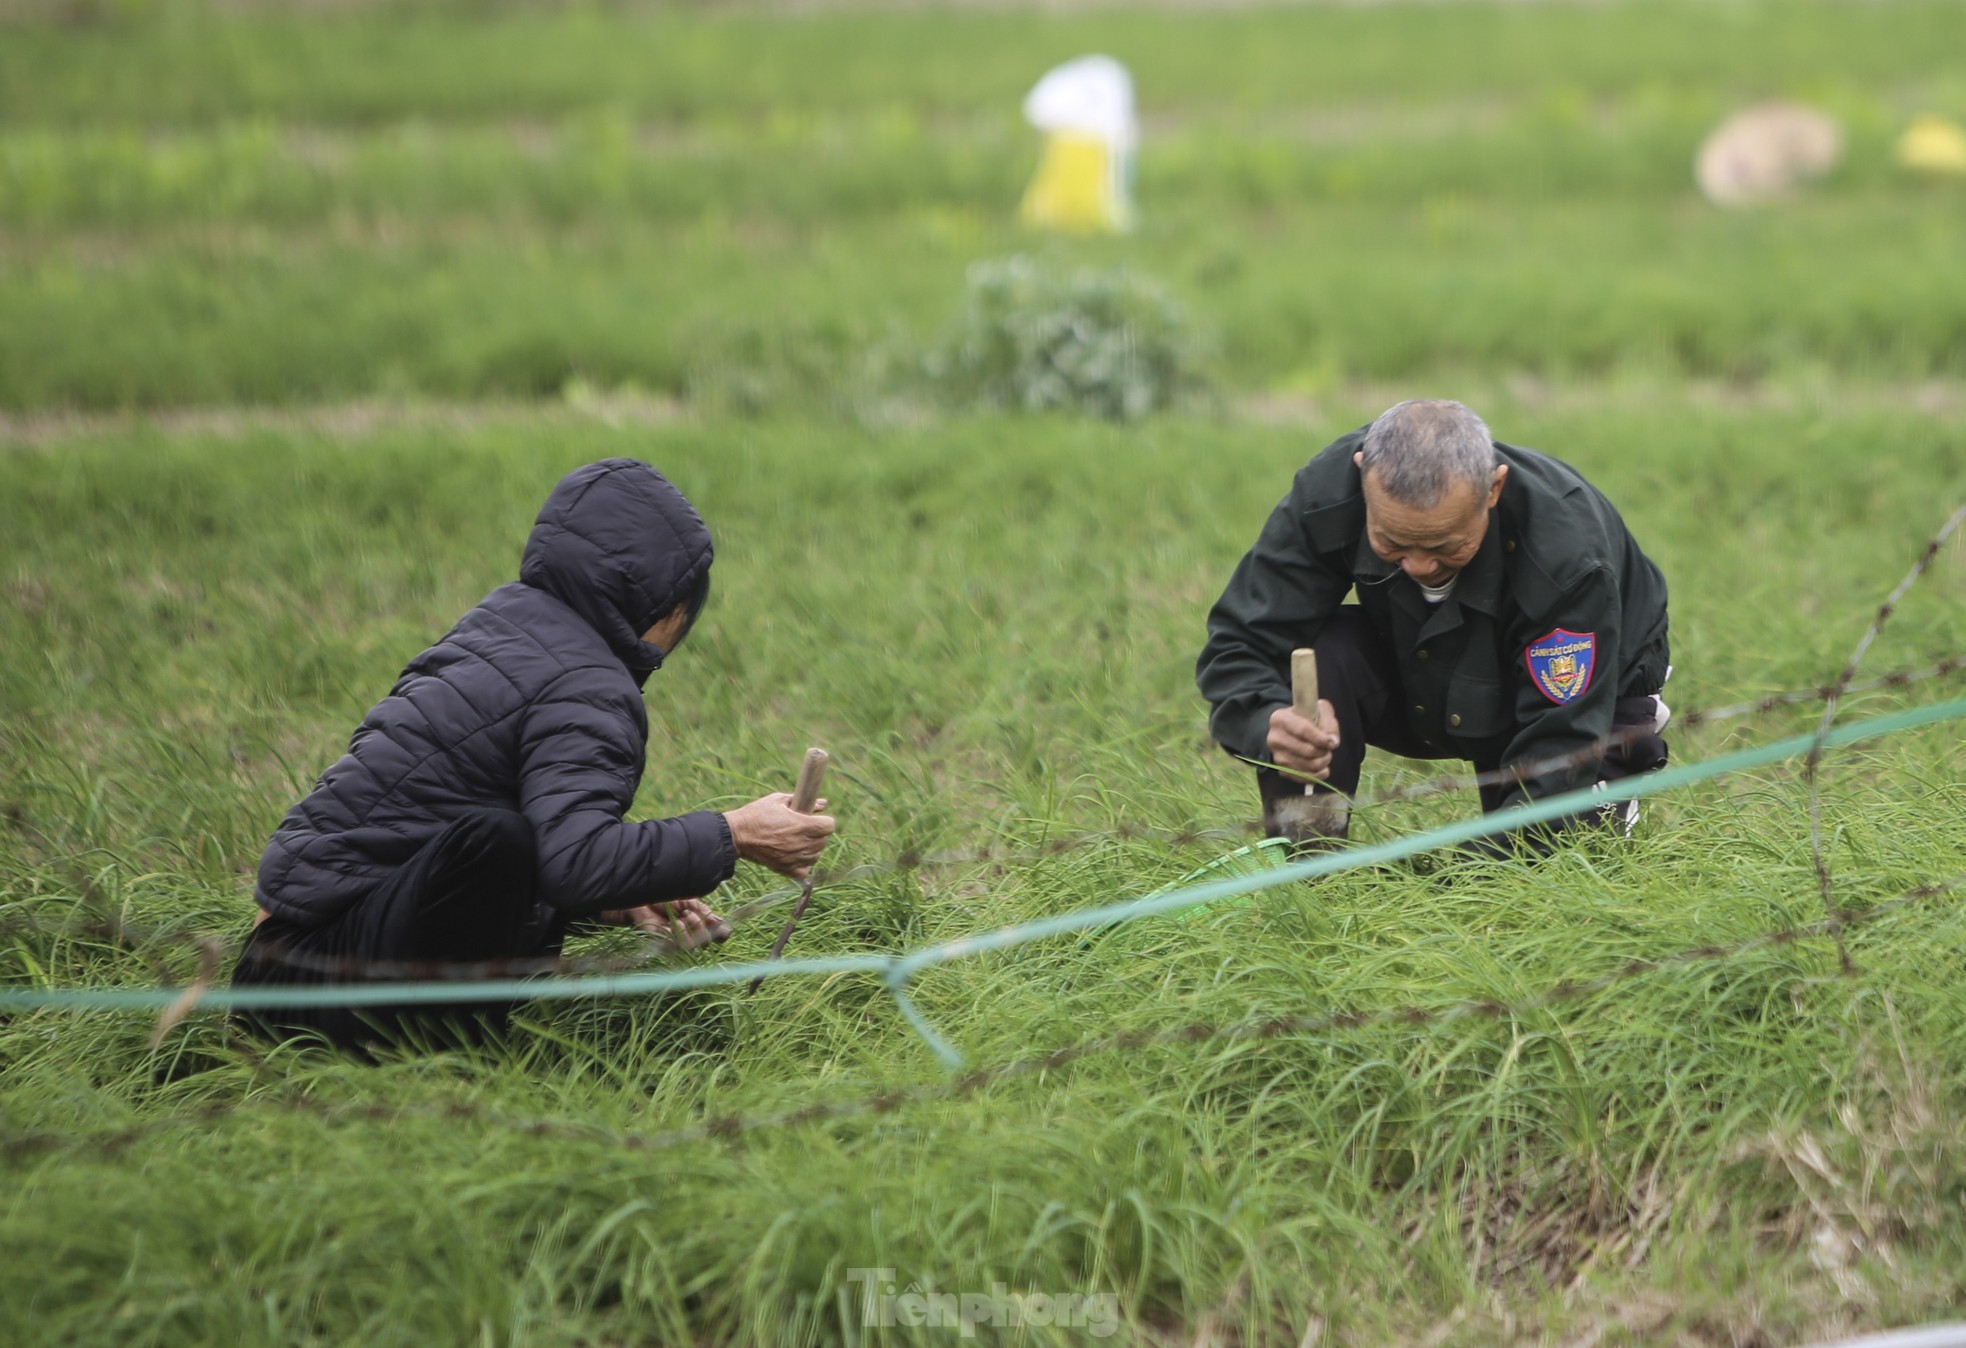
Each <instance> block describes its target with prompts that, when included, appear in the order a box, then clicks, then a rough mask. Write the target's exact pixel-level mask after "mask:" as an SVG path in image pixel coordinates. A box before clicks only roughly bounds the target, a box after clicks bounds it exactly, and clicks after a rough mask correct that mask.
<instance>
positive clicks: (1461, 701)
mask: <svg viewBox="0 0 1966 1348" xmlns="http://www.w3.org/2000/svg"><path fill="white" fill-rule="evenodd" d="M1443 710H1444V711H1445V713H1446V715H1445V717H1444V720H1445V722H1446V728H1447V733H1448V734H1450V735H1452V736H1454V737H1455V738H1456V739H1463V740H1482V739H1492V738H1494V737H1496V736H1498V735H1502V734H1505V733H1507V732H1508V731H1509V730H1510V729H1511V728H1513V727H1514V725H1515V695H1514V691H1513V690H1512V689H1511V688H1510V687H1509V686H1508V685H1506V684H1504V683H1503V682H1502V681H1501V680H1500V679H1485V678H1482V677H1480V676H1479V675H1475V674H1463V673H1461V672H1460V671H1459V670H1456V671H1455V673H1454V677H1453V678H1452V679H1450V680H1449V681H1448V684H1447V705H1446V706H1445V708H1444V709H1443Z"/></svg>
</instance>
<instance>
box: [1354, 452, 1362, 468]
mask: <svg viewBox="0 0 1966 1348" xmlns="http://www.w3.org/2000/svg"><path fill="white" fill-rule="evenodd" d="M1352 462H1353V464H1355V465H1356V466H1358V467H1360V468H1363V467H1365V451H1364V450H1362V449H1355V450H1353V451H1352Z"/></svg>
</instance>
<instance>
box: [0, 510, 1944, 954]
mask: <svg viewBox="0 0 1966 1348" xmlns="http://www.w3.org/2000/svg"><path fill="white" fill-rule="evenodd" d="M1942 541H1943V538H1941V539H1940V540H1939V542H1942ZM1937 546H1938V543H1934V544H1932V545H1929V547H1928V552H1927V554H1926V556H1927V560H1928V561H1929V557H1930V555H1931V554H1932V553H1933V552H1936V550H1937ZM1904 588H1906V587H1905V586H1903V585H1901V586H1900V596H1899V597H1901V592H1902V590H1903V589H1904ZM1893 602H1895V600H1894V601H1893ZM1961 670H1966V654H1963V655H1953V656H1948V657H1947V658H1945V659H1943V660H1940V661H1938V662H1936V663H1934V664H1929V665H1922V666H1915V667H1910V668H1900V669H1896V670H1892V671H1891V672H1889V673H1886V674H1882V675H1878V676H1876V677H1874V678H1871V679H1867V680H1864V681H1862V682H1857V681H1854V680H1853V679H1851V678H1850V676H1851V675H1852V674H1854V666H1853V665H1846V667H1845V669H1844V672H1843V676H1842V677H1840V678H1839V680H1838V681H1837V682H1835V683H1829V684H1820V685H1817V686H1816V687H1813V688H1802V689H1793V690H1789V691H1785V692H1779V693H1771V694H1768V695H1766V696H1763V697H1759V698H1753V699H1748V700H1743V701H1739V702H1734V703H1728V704H1724V705H1722V706H1718V707H1712V708H1692V709H1689V710H1686V711H1682V712H1675V713H1674V715H1673V721H1674V723H1675V724H1677V725H1679V726H1681V727H1683V728H1686V729H1692V728H1695V727H1699V726H1706V725H1713V724H1717V723H1720V722H1725V721H1730V720H1738V719H1741V718H1744V717H1749V716H1756V715H1764V714H1766V713H1768V712H1771V711H1776V710H1779V709H1781V708H1784V707H1791V706H1800V705H1805V704H1808V703H1813V702H1824V701H1828V700H1830V699H1832V698H1836V697H1841V696H1847V695H1849V694H1851V693H1858V692H1870V691H1879V690H1886V689H1899V688H1906V687H1910V686H1912V685H1914V684H1917V683H1922V682H1926V681H1929V680H1933V679H1943V678H1946V677H1949V676H1951V675H1954V674H1957V673H1959V672H1960V671H1961ZM1646 733H1650V730H1649V727H1646V726H1634V727H1627V728H1625V729H1622V730H1619V731H1614V732H1612V733H1611V734H1610V735H1607V736H1604V737H1602V738H1601V739H1599V740H1596V741H1594V742H1593V743H1591V744H1589V745H1586V746H1584V747H1583V748H1581V749H1578V750H1574V751H1571V752H1568V753H1565V754H1562V755H1558V756H1553V757H1550V758H1546V759H1541V760H1537V761H1535V762H1533V763H1528V764H1523V765H1518V766H1515V767H1510V768H1502V769H1495V770H1491V771H1488V772H1477V773H1464V774H1457V775H1449V776H1441V777H1436V778H1432V779H1429V780H1427V781H1423V782H1417V783H1409V784H1405V785H1397V786H1393V787H1389V788H1386V789H1384V790H1382V791H1378V792H1374V793H1369V794H1362V795H1360V796H1358V797H1357V798H1355V800H1354V802H1353V803H1354V807H1355V808H1358V807H1364V806H1371V805H1380V804H1389V803H1394V802H1399V801H1410V800H1416V799H1422V798H1425V797H1429V796H1433V795H1438V794H1443V793H1445V792H1448V791H1456V790H1473V789H1479V788H1481V787H1484V786H1489V785H1495V784H1501V783H1507V782H1510V781H1513V780H1515V779H1516V778H1517V777H1518V775H1529V776H1534V775H1539V774H1541V773H1543V772H1546V771H1557V770H1561V769H1563V768H1565V767H1570V766H1575V765H1577V764H1580V763H1583V762H1586V761H1589V760H1591V759H1593V758H1596V757H1601V756H1602V755H1603V753H1604V752H1605V751H1606V750H1607V749H1609V748H1612V747H1616V746H1617V745H1618V744H1620V743H1623V742H1625V741H1626V740H1628V739H1630V738H1633V737H1635V736H1636V735H1639V734H1646ZM1259 832H1260V829H1258V828H1257V827H1256V826H1255V825H1253V824H1251V825H1248V826H1245V827H1243V828H1240V829H1228V828H1221V827H1202V826H1190V827H1186V828H1174V829H1166V828H1153V827H1149V826H1142V825H1128V824H1122V825H1118V826H1115V827H1113V828H1106V829H1092V830H1087V831H1085V832H1080V833H1070V834H1061V835H1058V836H1056V837H1053V838H1050V839H1047V840H1046V841H1045V842H1043V843H1041V844H1038V845H1037V846H1014V847H999V846H993V845H985V846H983V847H979V848H970V849H941V850H934V851H928V850H916V849H909V850H905V851H902V852H900V853H898V854H896V855H895V856H894V857H892V858H890V859H887V860H882V861H870V862H861V863H857V864H855V865H853V866H850V867H847V868H845V869H842V870H836V871H826V870H821V871H818V872H816V873H815V875H814V877H813V888H814V889H815V890H817V889H829V888H837V887H840V886H842V885H846V884H851V883H855V882H857V881H862V880H871V879H879V878H882V877H885V876H890V875H895V874H904V873H909V872H914V871H924V870H936V869H951V868H956V867H962V866H980V865H992V866H998V867H1010V866H1017V865H1029V864H1035V863H1038V862H1043V861H1046V860H1051V859H1055V858H1058V857H1062V856H1066V855H1069V854H1071V853H1074V852H1079V851H1085V850H1090V849H1091V848H1093V847H1097V846H1100V845H1103V844H1108V843H1116V842H1118V843H1154V844H1158V845H1162V846H1169V847H1191V846H1195V845H1197V844H1200V843H1203V842H1222V841H1242V840H1244V839H1247V838H1250V837H1254V836H1256V835H1257V834H1258V833H1259ZM800 892H801V891H800V888H799V887H798V886H786V887H783V888H780V889H777V890H773V891H771V892H768V893H766V894H764V895H761V896H759V897H757V898H755V899H751V900H748V901H746V902H745V903H742V904H740V905H738V906H737V907H735V908H733V909H732V911H731V912H730V913H729V914H728V915H727V921H729V922H731V923H737V922H741V921H743V920H744V919H746V918H749V917H752V916H755V915H757V914H758V913H761V912H764V911H766V910H767V909H769V908H771V907H774V906H777V905H779V904H781V903H784V902H786V901H789V900H791V899H793V898H796V897H797V896H798V894H799V893H800ZM97 901H98V902H106V901H104V900H102V899H101V896H100V895H98V896H97ZM20 930H31V931H36V932H40V933H44V934H49V935H55V936H69V937H74V936H84V937H94V938H97V939H107V940H110V941H112V942H114V943H115V944H116V945H118V946H119V947H122V948H126V949H131V950H141V949H142V948H144V947H145V946H154V945H165V946H170V945H182V946H189V947H193V948H194V949H196V950H198V951H199V952H200V954H201V957H202V955H203V952H205V951H206V950H207V949H208V948H209V947H210V946H211V945H212V943H213V942H214V940H215V939H216V938H215V937H213V936H212V935H210V934H209V933H201V932H196V931H184V930H167V929H162V928H149V929H145V928H144V927H142V926H141V925H139V924H137V923H134V922H132V921H131V920H130V919H129V918H128V917H127V916H126V915H124V914H121V913H117V912H113V911H110V912H105V913H104V914H103V915H102V916H101V917H99V918H98V919H97V920H96V921H93V922H86V923H82V924H75V925H57V924H49V923H41V922H37V921H35V920H33V919H31V918H27V917H26V916H25V915H21V914H9V915H7V916H6V917H4V918H0V934H4V933H10V932H15V931H20ZM251 948H252V953H253V955H254V957H255V958H256V959H259V960H262V961H264V962H266V963H269V964H276V965H280V966H284V967H288V968H293V969H295V970H298V971H300V972H304V973H310V974H317V975H320V976H322V977H324V978H336V979H369V980H382V979H407V980H412V981H428V980H450V981H457V982H469V981H477V980H481V979H496V978H529V977H539V976H562V977H580V976H587V975H606V974H614V973H624V972H631V971H634V970H638V969H645V968H647V967H648V966H649V965H650V964H651V963H654V962H656V961H659V960H664V959H669V958H672V957H673V956H675V955H676V954H677V953H678V952H679V947H678V946H677V945H676V944H675V943H674V942H671V941H667V940H664V939H661V938H654V939H650V940H648V941H645V942H643V943H641V945H640V946H639V947H638V948H637V949H635V950H633V951H631V952H628V953H625V954H622V953H611V954H600V955H578V956H566V955H539V956H526V957H516V958H508V959H497V960H476V961H438V960H401V959H393V960H379V959H363V958H360V957H353V956H331V955H323V954H320V953H318V952H315V951H310V950H307V949H305V948H303V947H298V946H294V945H292V944H290V943H287V942H282V941H278V940H265V939H262V940H258V941H255V942H253V943H252V947H251ZM220 949H221V953H222V954H223V955H225V956H226V957H233V956H236V955H237V954H238V953H239V952H240V949H241V946H240V945H239V944H237V943H233V942H220ZM153 972H155V973H157V974H158V975H159V978H160V981H163V980H167V979H168V976H169V975H168V971H167V970H165V969H164V968H162V966H158V965H155V964H154V963H153Z"/></svg>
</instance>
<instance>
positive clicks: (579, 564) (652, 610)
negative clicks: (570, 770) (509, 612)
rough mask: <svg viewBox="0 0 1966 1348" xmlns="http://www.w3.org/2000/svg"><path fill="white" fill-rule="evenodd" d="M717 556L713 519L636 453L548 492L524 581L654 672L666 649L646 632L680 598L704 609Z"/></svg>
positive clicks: (642, 669) (640, 675) (593, 467)
mask: <svg viewBox="0 0 1966 1348" xmlns="http://www.w3.org/2000/svg"><path fill="white" fill-rule="evenodd" d="M711 557H712V549H711V546H710V528H709V526H708V525H706V524H704V522H703V518H702V516H700V515H698V514H697V513H696V509H695V507H694V506H692V505H690V503H689V499H688V498H687V497H685V496H684V495H683V494H682V493H681V492H680V491H677V490H676V488H675V486H674V485H673V484H671V483H670V481H669V479H667V478H665V477H664V476H662V474H660V473H658V472H656V471H655V469H653V468H651V467H650V466H649V465H648V464H646V463H643V462H641V461H640V460H638V459H602V460H601V461H600V462H599V463H590V464H588V465H587V466H586V467H584V468H576V469H575V470H574V471H573V472H571V473H568V474H567V475H566V476H565V477H564V478H562V479H560V484H559V485H558V486H557V487H555V488H553V494H552V495H551V496H549V497H547V498H546V504H545V505H544V506H542V507H541V508H540V512H539V518H538V520H537V521H535V522H534V524H533V527H532V535H531V537H529V538H528V539H527V540H526V551H525V556H524V558H523V559H522V560H521V562H520V565H519V579H520V580H522V581H524V582H525V583H526V584H527V585H530V586H532V587H533V588H534V589H538V590H544V591H545V592H546V593H547V594H550V595H552V596H553V597H554V598H555V599H558V600H559V601H560V602H561V603H563V604H565V605H566V606H567V607H568V608H570V609H572V610H573V611H574V612H575V613H578V614H579V615H580V616H581V617H582V618H584V619H585V620H586V621H587V622H588V623H589V624H590V625H591V626H592V627H593V628H594V630H595V631H597V632H599V633H600V634H601V637H602V639H603V640H605V641H606V642H607V643H608V647H609V649H611V650H613V651H614V653H615V654H616V655H618V656H620V657H621V661H622V663H623V664H625V665H627V666H628V669H629V672H631V673H632V674H634V676H635V677H636V678H637V679H647V678H648V676H649V675H650V674H652V673H653V672H654V671H656V670H657V669H660V668H661V667H662V660H663V657H664V655H666V654H667V652H665V651H664V650H663V649H662V648H661V647H660V646H654V645H651V644H649V643H648V642H646V641H643V640H642V635H641V634H642V633H644V632H646V631H648V629H649V628H650V627H652V626H654V625H655V622H656V620H657V619H658V618H660V617H662V616H663V615H664V614H666V613H668V612H669V611H670V610H672V609H673V608H675V607H676V605H677V604H679V603H684V602H688V603H691V604H693V605H694V606H695V607H696V608H700V607H701V604H702V600H703V597H704V596H705V595H706V594H707V593H708V586H709V573H710V561H711ZM693 614H694V609H693V610H692V616H693Z"/></svg>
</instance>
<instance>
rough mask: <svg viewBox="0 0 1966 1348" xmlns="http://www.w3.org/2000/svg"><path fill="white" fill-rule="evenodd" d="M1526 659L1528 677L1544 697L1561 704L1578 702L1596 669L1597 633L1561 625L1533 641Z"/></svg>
mask: <svg viewBox="0 0 1966 1348" xmlns="http://www.w3.org/2000/svg"><path fill="white" fill-rule="evenodd" d="M1523 659H1524V660H1525V661H1526V662H1527V663H1528V665H1529V677H1530V678H1531V679H1533V680H1535V683H1536V687H1537V688H1538V689H1540V690H1541V692H1542V694H1543V696H1544V697H1546V698H1548V699H1549V700H1550V701H1552V702H1554V703H1556V704H1557V705H1558V706H1559V707H1560V706H1562V705H1563V704H1564V703H1566V702H1575V701H1576V700H1577V699H1578V698H1580V697H1582V696H1583V695H1584V690H1585V689H1587V688H1589V687H1590V686H1591V675H1592V674H1594V673H1596V672H1597V633H1595V632H1570V631H1566V630H1564V629H1563V628H1561V627H1559V628H1557V629H1556V630H1555V631H1553V632H1551V633H1550V634H1549V635H1548V636H1545V637H1538V638H1536V640H1534V641H1532V642H1530V643H1529V647H1528V649H1527V650H1525V651H1524V652H1523Z"/></svg>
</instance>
